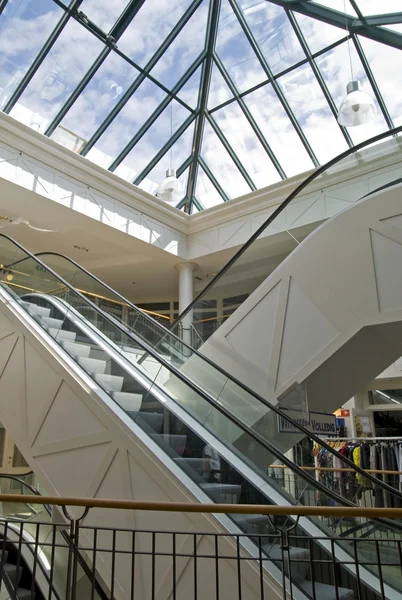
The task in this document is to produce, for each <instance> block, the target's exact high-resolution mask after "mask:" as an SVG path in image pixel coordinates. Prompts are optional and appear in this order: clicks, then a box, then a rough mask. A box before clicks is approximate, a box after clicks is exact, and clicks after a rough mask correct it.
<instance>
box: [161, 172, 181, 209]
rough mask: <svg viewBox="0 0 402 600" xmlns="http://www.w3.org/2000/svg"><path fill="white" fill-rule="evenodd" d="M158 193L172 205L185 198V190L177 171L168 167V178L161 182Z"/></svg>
mask: <svg viewBox="0 0 402 600" xmlns="http://www.w3.org/2000/svg"><path fill="white" fill-rule="evenodd" d="M156 195H157V196H158V198H160V199H161V200H164V201H165V202H167V204H170V205H171V206H176V204H177V203H178V202H179V201H180V200H181V199H182V198H183V196H184V190H183V187H182V185H181V183H180V181H179V180H178V179H177V177H176V171H175V170H174V169H168V170H167V171H166V179H164V180H163V181H162V183H161V184H160V186H159V188H158V190H157V192H156Z"/></svg>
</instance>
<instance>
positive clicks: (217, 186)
mask: <svg viewBox="0 0 402 600" xmlns="http://www.w3.org/2000/svg"><path fill="white" fill-rule="evenodd" d="M198 160H199V163H200V166H201V167H202V168H203V170H204V171H205V173H206V175H207V177H208V179H209V180H210V182H211V183H212V185H213V186H214V188H215V189H216V191H217V192H218V193H219V195H220V196H221V198H222V199H223V201H224V202H229V200H230V198H229V196H228V195H227V193H226V192H225V190H224V189H223V187H222V186H221V184H220V183H219V181H218V180H217V179H216V177H215V175H214V174H213V173H212V171H211V169H210V168H209V166H208V165H207V163H206V162H205V160H204V159H203V158H202V157H201V156H200V157H199V159H198Z"/></svg>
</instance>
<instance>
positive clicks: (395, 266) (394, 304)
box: [370, 231, 402, 312]
mask: <svg viewBox="0 0 402 600" xmlns="http://www.w3.org/2000/svg"><path fill="white" fill-rule="evenodd" d="M370 236H371V247H372V251H373V261H374V271H375V278H376V284H377V294H378V303H379V308H380V311H381V312H386V311H390V310H401V309H402V245H401V244H398V242H395V241H394V240H391V239H389V238H387V237H385V236H384V235H382V234H381V233H378V232H377V231H370Z"/></svg>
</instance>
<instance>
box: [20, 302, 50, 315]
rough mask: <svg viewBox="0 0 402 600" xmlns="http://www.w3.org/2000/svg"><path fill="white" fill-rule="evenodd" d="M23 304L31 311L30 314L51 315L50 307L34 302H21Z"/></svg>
mask: <svg viewBox="0 0 402 600" xmlns="http://www.w3.org/2000/svg"><path fill="white" fill-rule="evenodd" d="M21 304H22V306H23V307H24V308H25V309H26V310H27V311H28V312H29V314H30V315H34V316H40V317H48V316H49V315H50V308H46V307H45V306H39V305H38V304H33V302H21Z"/></svg>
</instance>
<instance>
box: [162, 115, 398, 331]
mask: <svg viewBox="0 0 402 600" xmlns="http://www.w3.org/2000/svg"><path fill="white" fill-rule="evenodd" d="M400 132H402V125H400V126H399V127H394V129H390V130H389V131H385V132H384V133H380V134H379V135H375V136H374V137H372V138H370V139H369V140H365V141H364V142H360V144H357V145H356V146H353V147H352V148H348V149H347V150H345V152H342V154H338V156H335V158H332V159H331V160H329V161H328V162H327V163H325V165H321V166H320V167H318V168H317V169H315V171H314V172H313V173H311V175H309V176H308V177H307V178H306V179H305V180H304V181H303V182H302V183H301V184H300V185H298V186H297V187H296V188H295V189H294V190H293V192H291V193H290V194H289V196H288V197H287V198H285V200H284V201H283V202H282V203H281V204H280V205H279V206H278V207H277V208H276V209H275V210H274V211H273V212H272V213H271V214H270V215H269V217H268V219H267V220H266V221H264V223H263V224H262V225H260V227H259V228H258V229H257V230H256V231H255V232H254V233H253V235H252V236H251V237H250V238H249V239H248V240H247V242H245V243H244V244H243V246H242V247H241V248H240V249H239V250H238V251H237V252H236V253H235V254H234V255H233V256H232V258H231V259H230V260H228V262H227V263H226V264H225V265H224V266H223V267H222V269H221V270H220V271H219V272H218V273H217V274H216V275H215V277H214V278H213V279H211V281H210V282H209V283H208V284H207V285H206V286H205V287H204V289H203V290H201V292H200V293H199V294H198V295H197V296H196V297H195V298H194V300H193V301H192V302H191V303H190V304H189V305H188V306H187V307H186V308H185V309H184V310H183V312H182V313H180V314H179V315H178V317H177V318H176V319H175V320H174V321H173V323H172V324H171V326H170V327H171V329H174V328H175V327H176V326H177V325H178V324H179V323H180V321H182V320H183V318H184V317H185V316H186V315H188V313H189V312H190V311H191V310H192V309H193V308H194V306H195V305H196V304H197V303H198V302H199V301H200V300H201V298H202V297H203V296H204V295H205V294H206V293H207V292H209V291H210V290H211V289H212V288H213V287H214V285H215V284H216V283H217V282H218V281H219V279H220V278H221V277H222V276H223V275H224V274H225V273H226V272H227V271H228V269H230V267H231V266H232V265H233V264H234V263H235V262H236V261H237V260H238V259H239V258H240V257H241V256H242V255H243V254H244V252H246V250H248V248H249V247H250V246H251V245H252V244H253V243H254V242H255V241H256V240H257V239H258V238H259V237H260V235H261V234H262V232H263V231H264V230H265V229H266V228H267V227H269V226H270V225H271V223H272V222H273V221H274V220H275V219H276V218H277V217H278V216H279V215H280V214H281V213H282V212H283V211H284V210H285V208H286V207H287V206H288V205H289V204H290V202H292V200H293V199H294V198H296V196H298V195H299V194H300V192H302V191H303V190H304V188H306V187H307V186H308V185H309V184H310V183H311V182H312V181H314V180H315V179H317V177H319V176H320V175H322V174H323V173H325V171H326V170H327V169H330V168H331V167H333V166H334V165H336V164H337V163H338V162H340V161H342V160H343V159H344V158H348V156H351V155H352V154H354V153H355V152H358V151H359V150H362V149H363V148H365V147H366V146H370V145H371V144H375V143H376V142H380V141H381V140H384V139H386V138H389V137H391V136H395V135H397V134H398V133H400ZM401 141H402V140H401Z"/></svg>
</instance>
